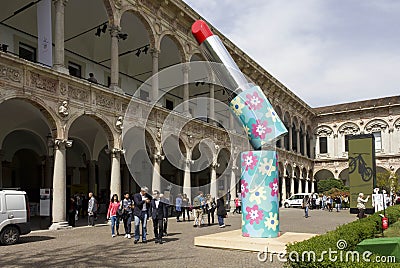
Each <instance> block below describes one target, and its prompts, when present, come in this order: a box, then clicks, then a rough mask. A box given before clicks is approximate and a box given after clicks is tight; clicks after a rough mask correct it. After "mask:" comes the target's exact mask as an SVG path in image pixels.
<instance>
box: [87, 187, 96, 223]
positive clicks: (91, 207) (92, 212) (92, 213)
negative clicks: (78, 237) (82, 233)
mask: <svg viewBox="0 0 400 268" xmlns="http://www.w3.org/2000/svg"><path fill="white" fill-rule="evenodd" d="M87 211H88V225H89V226H94V219H95V218H96V217H97V200H96V198H94V196H93V193H92V192H90V193H89V202H88V210H87Z"/></svg>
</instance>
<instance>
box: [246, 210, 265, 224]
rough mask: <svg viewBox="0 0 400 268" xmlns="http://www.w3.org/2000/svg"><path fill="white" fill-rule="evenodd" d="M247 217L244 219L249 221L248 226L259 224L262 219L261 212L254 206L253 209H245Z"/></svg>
mask: <svg viewBox="0 0 400 268" xmlns="http://www.w3.org/2000/svg"><path fill="white" fill-rule="evenodd" d="M246 211H247V215H246V219H247V220H250V224H254V222H255V223H257V224H259V223H260V220H262V218H263V211H262V210H261V209H258V206H257V205H254V206H253V207H246Z"/></svg>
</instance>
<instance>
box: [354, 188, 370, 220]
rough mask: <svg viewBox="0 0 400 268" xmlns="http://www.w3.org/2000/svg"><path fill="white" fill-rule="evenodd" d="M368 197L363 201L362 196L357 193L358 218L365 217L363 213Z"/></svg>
mask: <svg viewBox="0 0 400 268" xmlns="http://www.w3.org/2000/svg"><path fill="white" fill-rule="evenodd" d="M369 197H370V196H367V198H365V199H364V194H363V193H359V194H358V198H357V208H358V215H357V216H358V218H359V219H362V218H364V217H365V215H364V212H365V203H367V202H368V199H369Z"/></svg>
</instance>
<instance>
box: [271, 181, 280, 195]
mask: <svg viewBox="0 0 400 268" xmlns="http://www.w3.org/2000/svg"><path fill="white" fill-rule="evenodd" d="M269 187H270V188H271V195H272V196H274V195H276V196H277V195H278V188H279V184H278V179H277V178H275V179H274V181H273V182H270V183H269Z"/></svg>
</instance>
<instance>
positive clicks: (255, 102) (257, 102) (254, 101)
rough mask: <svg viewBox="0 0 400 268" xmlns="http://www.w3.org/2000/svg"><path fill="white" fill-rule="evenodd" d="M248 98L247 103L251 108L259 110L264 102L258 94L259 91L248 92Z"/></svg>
mask: <svg viewBox="0 0 400 268" xmlns="http://www.w3.org/2000/svg"><path fill="white" fill-rule="evenodd" d="M246 99H247V100H246V105H247V106H249V108H250V109H251V110H259V109H260V108H261V107H262V103H263V102H264V100H263V99H262V98H260V96H258V93H257V92H253V94H246Z"/></svg>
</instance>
